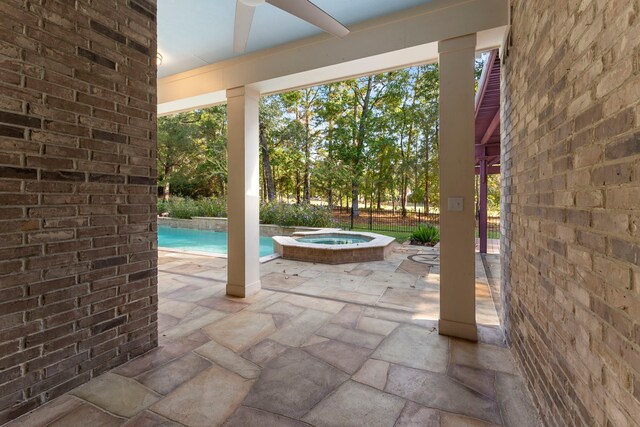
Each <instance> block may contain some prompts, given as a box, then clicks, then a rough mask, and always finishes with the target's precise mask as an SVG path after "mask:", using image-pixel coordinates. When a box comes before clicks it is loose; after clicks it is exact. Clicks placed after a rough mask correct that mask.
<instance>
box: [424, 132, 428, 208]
mask: <svg viewBox="0 0 640 427" xmlns="http://www.w3.org/2000/svg"><path fill="white" fill-rule="evenodd" d="M425 144H426V145H427V149H426V162H425V170H424V213H425V214H428V213H429V139H428V138H427V139H426V142H425Z"/></svg>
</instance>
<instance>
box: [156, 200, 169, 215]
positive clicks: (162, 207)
mask: <svg viewBox="0 0 640 427" xmlns="http://www.w3.org/2000/svg"><path fill="white" fill-rule="evenodd" d="M157 208H158V215H162V214H163V213H166V212H169V202H166V201H164V200H162V199H158V206H157Z"/></svg>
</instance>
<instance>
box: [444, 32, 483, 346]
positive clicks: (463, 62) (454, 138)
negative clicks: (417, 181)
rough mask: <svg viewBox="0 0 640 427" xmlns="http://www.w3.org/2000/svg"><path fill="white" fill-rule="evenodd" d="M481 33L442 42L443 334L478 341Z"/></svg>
mask: <svg viewBox="0 0 640 427" xmlns="http://www.w3.org/2000/svg"><path fill="white" fill-rule="evenodd" d="M475 46H476V35H475V34H470V35H467V36H463V37H457V38H454V39H449V40H445V41H441V42H440V43H438V51H439V53H440V55H439V64H440V144H439V147H440V213H441V218H440V235H441V242H440V322H439V331H440V333H441V334H443V335H450V336H455V337H460V338H465V339H468V340H473V341H475V340H476V339H477V332H476V299H475V237H474V234H475V219H474V212H473V211H474V200H473V197H474V182H475V161H474V157H475V151H474V126H475V124H474V114H473V113H474V95H475V81H474V65H475Z"/></svg>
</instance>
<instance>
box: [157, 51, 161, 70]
mask: <svg viewBox="0 0 640 427" xmlns="http://www.w3.org/2000/svg"><path fill="white" fill-rule="evenodd" d="M156 65H157V66H158V67H159V66H161V65H162V54H161V53H160V52H158V53H156Z"/></svg>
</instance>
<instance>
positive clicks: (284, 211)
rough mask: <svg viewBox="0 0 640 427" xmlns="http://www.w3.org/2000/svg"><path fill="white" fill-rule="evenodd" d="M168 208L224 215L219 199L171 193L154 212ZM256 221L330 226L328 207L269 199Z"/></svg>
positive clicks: (186, 214) (180, 213)
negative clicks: (172, 194)
mask: <svg viewBox="0 0 640 427" xmlns="http://www.w3.org/2000/svg"><path fill="white" fill-rule="evenodd" d="M164 212H168V213H169V216H170V217H171V218H181V219H191V218H193V217H197V216H204V217H226V216H227V204H226V202H225V201H224V200H223V199H216V198H214V197H211V198H203V199H198V200H193V199H189V198H184V199H183V198H179V197H174V198H172V199H171V200H170V201H168V202H165V201H163V200H158V215H160V214H162V213H164ZM260 221H261V222H262V223H264V224H275V225H283V226H301V227H331V226H333V225H334V224H333V220H332V219H331V211H330V210H329V209H327V208H323V207H320V206H313V205H308V204H301V205H290V204H288V203H279V202H272V203H267V204H264V205H262V206H260Z"/></svg>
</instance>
